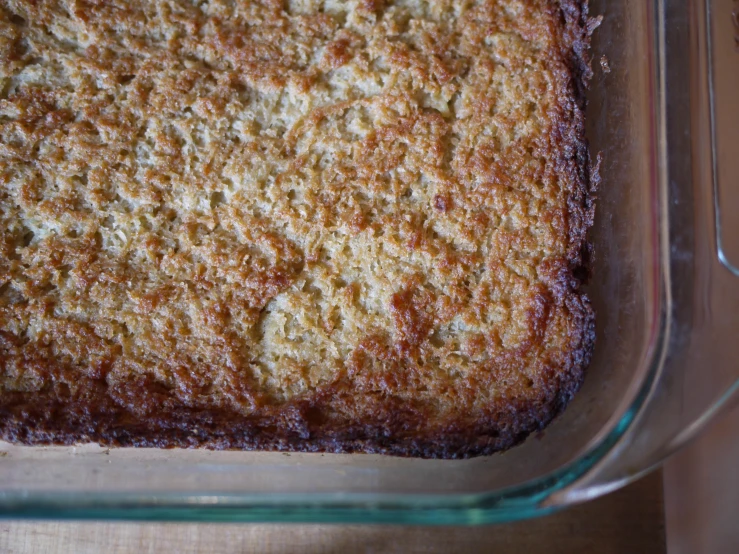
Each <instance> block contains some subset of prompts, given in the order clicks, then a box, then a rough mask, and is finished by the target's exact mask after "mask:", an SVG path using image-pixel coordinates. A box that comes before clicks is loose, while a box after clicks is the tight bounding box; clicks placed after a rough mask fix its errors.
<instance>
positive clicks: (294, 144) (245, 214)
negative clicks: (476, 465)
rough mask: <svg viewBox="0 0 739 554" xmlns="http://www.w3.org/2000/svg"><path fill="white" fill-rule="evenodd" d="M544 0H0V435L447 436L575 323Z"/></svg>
mask: <svg viewBox="0 0 739 554" xmlns="http://www.w3.org/2000/svg"><path fill="white" fill-rule="evenodd" d="M590 27H592V25H591V24H590V20H589V19H588V18H587V11H586V9H585V8H584V7H583V3H582V2H575V1H572V0H570V1H566V0H562V1H559V2H558V1H552V0H525V1H524V0H485V1H483V0H480V1H472V0H439V1H433V2H431V1H425V0H397V1H382V0H350V1H338V0H288V1H279V0H262V1H248V0H239V1H229V0H206V1H202V0H198V1H195V0H192V1H190V0H156V1H154V0H147V1H133V0H105V1H103V0H68V1H63V0H34V1H31V0H0V434H1V436H2V437H3V438H5V439H6V440H12V441H15V442H24V443H48V442H57V443H70V442H74V441H89V440H91V441H97V442H101V443H105V444H122V445H150V446H197V445H202V446H208V447H213V448H272V449H274V448H276V449H298V450H325V451H365V452H385V453H394V454H405V455H419V456H439V457H457V456H466V455H473V454H483V453H490V452H493V451H496V450H500V449H504V448H507V447H509V446H511V445H513V444H515V443H517V442H519V441H520V440H522V439H523V438H524V437H525V436H526V435H527V434H529V433H530V432H532V431H534V430H537V429H540V428H542V427H543V426H544V425H546V424H547V423H548V422H549V421H550V420H551V418H552V417H553V416H554V415H556V414H557V413H558V412H559V411H560V410H561V409H562V408H563V407H564V405H565V404H566V403H567V402H568V401H569V399H570V398H571V396H572V395H573V394H574V392H575V391H576V389H577V388H578V386H579V383H580V381H581V379H582V375H583V371H584V369H585V366H586V365H587V363H588V360H589V357H590V351H591V349H592V345H593V336H594V335H593V316H592V312H591V310H590V307H589V302H588V300H587V297H586V296H585V295H584V294H583V293H582V292H580V290H579V288H580V281H581V278H582V275H583V274H584V268H585V266H586V264H587V259H586V258H587V256H586V253H587V244H586V241H585V233H586V231H587V228H588V226H589V225H590V223H591V219H592V205H591V201H590V192H589V187H590V184H589V183H590V176H589V161H588V155H587V149H586V146H585V144H584V141H583V116H582V99H581V95H582V88H583V84H584V82H585V81H586V80H587V78H588V76H589V69H588V60H587V58H586V52H587V45H588V36H589V32H590Z"/></svg>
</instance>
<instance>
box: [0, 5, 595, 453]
mask: <svg viewBox="0 0 739 554" xmlns="http://www.w3.org/2000/svg"><path fill="white" fill-rule="evenodd" d="M559 12H560V15H561V18H562V21H563V24H564V27H563V33H562V37H561V38H562V41H563V44H562V47H563V48H564V49H565V50H566V51H565V52H564V53H563V57H564V59H565V61H566V63H567V65H568V70H569V75H563V78H566V79H567V80H568V86H567V88H568V89H569V98H568V102H565V103H564V105H565V106H567V107H569V110H568V113H567V116H568V117H566V118H564V120H560V121H558V122H557V123H558V126H556V125H555V129H554V132H556V133H557V134H558V135H559V137H558V138H559V139H561V143H560V144H561V146H562V148H563V149H564V150H566V151H571V152H572V153H573V154H572V156H571V157H570V158H569V159H567V160H565V163H563V167H562V168H561V170H562V172H563V173H568V174H569V176H570V183H571V186H572V190H571V191H570V197H569V200H568V217H569V225H568V227H569V229H568V257H567V260H566V261H567V267H566V270H565V271H558V272H557V275H556V277H555V281H556V282H555V283H553V285H554V286H553V289H554V293H555V294H556V296H558V297H560V299H561V301H562V302H563V303H564V304H565V305H566V306H567V308H568V310H569V311H570V313H571V314H572V317H573V320H574V321H573V325H572V327H571V329H572V332H573V333H575V334H576V335H579V337H578V338H579V342H578V346H577V347H576V348H574V349H572V350H571V351H570V352H569V356H568V360H567V362H566V363H565V364H563V365H562V367H560V368H559V369H560V371H559V374H558V375H557V376H556V378H555V379H553V380H552V381H553V382H551V383H549V384H548V386H547V387H545V389H544V391H543V394H541V395H540V397H539V398H537V399H532V400H526V401H517V402H508V403H507V404H506V405H505V406H498V407H496V411H494V412H492V413H488V414H486V415H485V416H484V417H482V418H480V419H478V421H476V422H475V424H474V425H472V426H471V425H469V423H465V422H461V421H449V422H448V424H447V426H446V427H445V430H444V431H439V432H436V433H435V434H431V433H427V434H425V435H424V436H398V435H395V434H394V433H393V431H394V430H395V431H405V432H408V430H409V427H412V423H413V421H414V418H413V417H412V415H411V414H409V413H408V412H407V410H404V409H403V408H402V407H401V406H400V405H399V404H398V403H397V401H395V400H392V401H390V402H388V403H387V405H383V406H381V407H379V408H378V410H377V411H378V415H380V416H382V417H380V418H378V421H379V420H382V422H383V423H368V424H349V425H345V426H343V427H336V426H335V427H333V428H326V427H325V426H323V425H321V421H320V419H321V414H320V407H321V406H326V405H327V404H330V402H331V401H330V399H331V398H332V396H333V395H337V394H338V395H341V392H347V391H346V390H344V391H341V390H338V388H339V387H340V384H333V385H331V386H329V387H327V388H325V389H323V390H321V391H319V392H318V393H316V394H315V395H313V396H312V397H311V398H308V399H304V398H303V399H297V400H295V401H292V402H289V403H287V404H286V405H283V406H281V407H279V408H278V409H273V410H270V409H269V408H267V410H265V411H264V412H262V414H260V417H259V418H258V419H248V418H246V417H244V416H243V415H241V414H238V413H236V412H233V411H229V410H213V409H210V410H196V409H187V408H182V407H174V408H163V404H164V400H165V398H166V395H165V394H164V390H163V388H161V387H160V385H157V384H156V383H154V382H153V381H150V380H147V379H143V378H142V379H140V380H139V381H138V382H137V383H135V385H137V388H138V390H137V392H138V393H139V394H140V396H137V401H139V402H141V403H143V404H144V405H146V406H148V409H147V410H144V412H142V413H139V414H137V413H133V412H131V411H128V410H126V409H125V408H124V407H122V406H121V405H120V404H118V403H117V402H116V401H115V400H114V398H113V397H112V396H111V394H110V391H109V390H108V388H107V385H106V384H105V383H104V382H102V381H99V380H94V379H91V378H88V377H84V378H82V377H80V379H81V380H82V382H80V387H79V391H78V393H77V395H76V398H75V399H74V402H73V403H67V402H64V401H62V400H60V395H59V394H58V393H57V391H55V390H53V389H52V390H46V391H42V392H39V393H34V394H33V397H32V398H29V395H27V394H24V393H20V392H4V393H2V394H1V395H0V438H1V439H2V440H5V441H9V442H11V443H16V444H24V445H41V444H47V445H48V444H55V445H72V444H79V443H84V442H93V443H95V442H96V443H99V444H101V445H107V446H135V447H157V448H175V447H181V448H195V447H203V448H208V449H213V450H225V449H242V450H273V451H294V452H330V453H352V452H362V453H367V454H390V455H396V456H408V457H422V458H447V459H457V458H469V457H472V456H481V455H489V454H493V453H495V452H499V451H502V450H506V449H508V448H510V447H512V446H515V445H517V444H519V443H521V442H523V441H524V440H525V439H526V438H527V437H528V436H529V435H530V434H531V433H534V432H536V431H540V430H542V429H543V428H544V427H546V426H547V425H548V424H549V423H550V422H551V421H552V420H553V419H554V418H555V417H556V416H558V415H559V414H560V413H561V412H562V411H563V410H564V409H565V407H566V406H567V404H568V403H569V402H570V401H571V400H572V398H573V396H574V395H575V393H576V392H577V391H578V390H579V388H580V386H581V384H582V381H583V379H584V375H585V370H586V368H587V366H588V365H589V363H590V360H591V357H592V352H593V349H594V346H595V315H594V312H593V310H592V308H591V305H590V300H589V299H588V297H587V295H586V294H585V293H584V292H582V291H580V285H581V284H582V283H584V282H586V281H587V278H588V276H589V274H590V265H591V260H592V245H591V244H590V242H589V241H588V240H587V232H588V230H589V228H590V227H591V226H592V223H593V212H594V202H595V192H596V190H597V186H598V184H599V182H600V176H599V173H598V166H599V161H600V156H599V157H598V163H596V164H595V165H591V159H590V155H589V151H588V144H587V141H586V139H585V118H584V109H585V104H586V98H585V93H586V90H587V87H588V82H589V80H590V79H591V77H592V75H593V72H592V69H591V65H590V63H591V56H590V52H589V50H590V36H591V34H592V32H593V31H594V30H595V28H596V27H597V26H598V25H599V24H600V20H601V18H600V17H598V18H590V17H589V16H588V0H560V1H559ZM563 269H564V268H563ZM0 335H2V336H0V343H2V342H5V340H8V339H10V340H11V341H12V338H11V337H9V336H8V335H7V334H6V333H0ZM160 388H161V390H160ZM348 392H351V391H348ZM413 415H415V416H416V418H415V421H418V414H413ZM408 416H411V417H408ZM317 429H318V432H317V431H316V430H317Z"/></svg>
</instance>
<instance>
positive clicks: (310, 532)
mask: <svg viewBox="0 0 739 554" xmlns="http://www.w3.org/2000/svg"><path fill="white" fill-rule="evenodd" d="M0 552H2V553H3V554H27V553H34V554H36V553H42V554H62V553H64V554H67V553H73V554H88V553H89V554H102V553H105V554H147V553H150V552H151V553H154V552H156V553H169V552H176V553H178V554H195V553H197V554H200V553H208V554H221V553H223V554H225V553H228V554H242V553H252V552H254V553H268V552H277V553H280V554H282V553H301V554H302V553H305V554H319V553H337V554H338V553H341V554H344V553H347V554H353V553H360V552H367V553H370V552H377V553H383V554H384V553H396V552H397V553H403V554H405V553H414V552H423V553H430V554H431V553H437V552H439V553H441V552H443V553H454V552H469V553H485V552H496V553H514V554H515V553H518V552H522V553H524V552H525V553H527V554H538V553H547V554H558V553H562V554H565V553H566V554H579V553H586V552H587V553H590V552H594V553H598V554H611V553H613V554H616V553H618V554H621V553H628V554H640V553H648V554H659V553H661V552H665V533H664V518H663V504H662V476H661V474H660V473H654V474H652V475H650V476H648V477H646V478H645V479H642V480H641V481H639V482H637V483H634V484H632V485H631V486H629V487H627V488H625V489H623V490H621V491H617V492H615V493H613V494H611V495H609V496H607V497H605V498H600V499H597V500H595V501H593V502H590V503H588V504H583V505H580V506H575V507H573V508H570V509H569V510H565V511H562V512H559V513H557V514H554V515H551V516H548V517H544V518H540V519H535V520H531V521H526V522H517V523H511V524H506V525H495V526H485V527H472V528H464V527H432V528H429V527H392V526H362V525H352V526H333V525H315V526H310V525H231V524H223V525H220V524H208V525H195V524H186V525H185V524H131V523H56V522H53V523H50V522H22V523H20V522H4V523H0Z"/></svg>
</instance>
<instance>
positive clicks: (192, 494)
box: [0, 0, 739, 524]
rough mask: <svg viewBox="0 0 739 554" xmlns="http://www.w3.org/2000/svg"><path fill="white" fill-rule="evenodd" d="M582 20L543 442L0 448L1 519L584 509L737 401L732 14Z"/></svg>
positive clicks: (604, 5)
mask: <svg viewBox="0 0 739 554" xmlns="http://www.w3.org/2000/svg"><path fill="white" fill-rule="evenodd" d="M591 4H592V8H591V11H592V12H593V13H595V14H603V15H604V23H603V25H602V26H601V28H600V29H599V30H598V31H597V32H596V34H595V36H594V45H593V48H594V53H595V60H596V61H595V64H594V70H595V76H594V79H593V83H592V90H591V92H590V94H589V101H590V104H589V108H588V136H589V139H590V141H591V148H592V151H593V152H602V154H603V158H602V160H603V161H602V165H601V169H600V171H601V175H602V177H603V180H602V184H601V187H600V191H599V193H598V213H597V217H596V221H595V226H594V228H593V232H592V240H593V243H594V246H595V261H594V277H593V278H592V279H591V282H590V283H589V284H588V290H589V293H590V295H591V297H592V298H593V302H594V306H595V309H596V312H597V317H598V323H597V326H598V339H597V346H596V352H595V357H594V359H593V362H592V364H591V366H590V369H589V370H588V375H587V378H586V381H585V384H584V385H583V388H582V390H581V391H580V393H579V394H578V395H577V396H576V397H575V399H574V401H573V402H572V404H571V405H570V407H569V408H568V409H567V411H566V412H565V413H564V414H563V415H562V416H560V417H559V418H558V419H557V420H556V421H555V422H554V423H553V424H552V425H551V426H550V427H548V428H547V429H546V431H545V432H543V433H541V434H540V435H539V436H535V437H531V438H530V439H529V440H528V441H526V442H525V443H524V444H523V445H521V446H519V447H517V448H514V449H512V450H511V451H509V452H507V453H505V454H502V455H495V456H490V457H484V458H476V459H472V460H459V461H449V460H420V459H401V458H393V457H380V456H370V455H334V454H331V455H330V454H325V455H321V454H284V453H282V454H280V453H266V452H257V453H254V452H208V451H197V450H190V451H188V450H150V449H103V448H100V447H97V446H91V445H83V446H78V447H73V448H65V447H50V448H41V447H32V448H31V447H17V446H12V445H5V444H3V445H2V457H0V479H1V480H0V515H3V516H6V517H12V516H15V517H76V518H123V519H179V520H209V521H324V522H391V523H438V524H459V523H467V524H471V523H486V522H495V521H505V520H510V519H517V518H523V517H530V516H534V515H537V514H543V513H547V512H549V511H551V510H554V509H556V508H558V507H561V506H565V505H567V504H570V503H573V502H577V501H581V500H584V499H587V498H590V497H593V496H596V495H598V494H603V493H604V492H607V491H609V490H611V489H613V488H615V487H618V486H620V485H622V484H624V483H626V482H628V481H630V480H631V479H634V478H636V477H637V476H639V475H641V474H642V473H644V472H645V471H648V470H649V469H650V468H652V467H654V466H655V465H656V464H658V463H659V462H660V461H661V460H662V459H664V458H665V457H666V456H667V455H668V454H669V453H671V452H672V451H673V450H674V449H675V448H677V447H678V446H679V445H680V444H682V443H683V442H685V441H686V440H687V439H688V438H690V437H691V436H692V435H694V434H695V433H696V432H697V431H698V430H699V428H700V427H701V426H702V425H703V423H705V421H706V420H707V419H708V418H710V416H711V415H712V414H713V413H715V412H716V411H717V410H718V409H719V408H720V407H721V406H722V405H723V404H725V403H726V402H727V400H728V399H729V397H730V396H731V395H732V393H733V391H734V390H735V389H737V388H739V364H737V363H736V361H735V360H736V359H737V354H739V345H738V344H737V343H736V341H732V336H733V334H732V331H733V330H734V329H737V328H739V327H738V326H739V279H738V278H737V275H739V271H737V270H736V267H737V262H739V256H736V254H735V253H736V252H739V233H738V232H735V231H736V228H735V227H732V225H735V222H733V221H731V220H730V219H729V218H728V216H727V214H730V213H731V212H730V211H729V210H728V206H736V205H737V202H739V194H737V191H736V186H734V189H732V187H731V186H730V184H731V183H732V179H734V181H733V182H736V179H737V177H739V173H737V172H733V173H732V171H734V170H736V165H734V166H733V167H732V165H731V164H732V163H734V164H735V163H736V162H735V160H733V159H732V156H731V154H730V146H731V145H732V144H737V142H733V138H732V135H731V133H735V132H736V131H735V130H734V128H737V125H736V123H737V113H739V106H733V105H732V96H731V95H730V92H731V90H732V86H733V84H732V82H731V78H732V70H733V72H734V74H736V73H737V72H736V65H737V64H738V63H739V59H737V58H739V54H736V55H734V44H735V43H734V29H733V26H732V25H733V23H732V9H733V7H734V6H733V4H732V1H731V0H723V1H721V0H714V1H710V0H695V1H694V2H691V3H685V2H680V1H678V0H675V1H672V0H662V1H660V0H654V1H645V0H624V1H623V2H617V3H616V2H607V1H606V0H597V1H593V2H592V3H591ZM601 57H602V63H598V62H599V61H600V60H601ZM727 75H728V77H727ZM734 90H735V89H734ZM733 102H735V101H733ZM732 110H733V111H732ZM732 117H733V118H734V119H733V120H732ZM732 121H733V122H734V123H732ZM732 195H733V196H732ZM722 215H723V217H722Z"/></svg>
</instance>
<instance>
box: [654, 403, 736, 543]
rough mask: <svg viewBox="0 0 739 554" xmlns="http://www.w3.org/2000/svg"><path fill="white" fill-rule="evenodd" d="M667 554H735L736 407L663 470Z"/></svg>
mask: <svg viewBox="0 0 739 554" xmlns="http://www.w3.org/2000/svg"><path fill="white" fill-rule="evenodd" d="M664 476H665V479H664V483H665V505H666V513H667V516H666V517H667V537H668V541H667V542H668V552H669V554H693V553H695V552H698V553H702V552H710V553H711V554H737V553H739V405H738V406H736V407H735V408H734V409H733V410H731V411H729V412H727V413H726V414H724V415H723V416H721V417H719V418H718V419H717V420H716V421H715V422H713V423H711V425H710V426H709V428H708V429H706V430H705V431H704V432H703V433H702V434H701V436H700V438H699V439H698V440H697V441H695V442H694V443H692V444H690V445H689V446H688V447H687V448H685V449H684V450H683V451H682V452H679V453H678V454H677V455H676V456H675V457H673V458H671V459H670V460H668V462H667V464H666V465H665V470H664Z"/></svg>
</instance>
